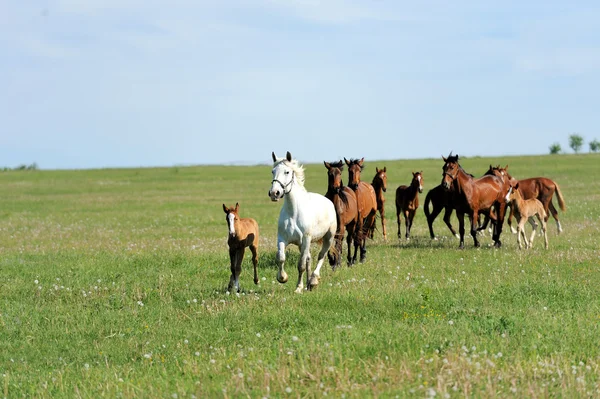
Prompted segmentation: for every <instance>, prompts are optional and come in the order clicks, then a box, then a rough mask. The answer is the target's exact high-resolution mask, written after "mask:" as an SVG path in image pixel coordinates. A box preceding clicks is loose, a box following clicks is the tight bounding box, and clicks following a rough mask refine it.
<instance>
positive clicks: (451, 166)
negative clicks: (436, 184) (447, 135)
mask: <svg viewBox="0 0 600 399" xmlns="http://www.w3.org/2000/svg"><path fill="white" fill-rule="evenodd" d="M442 159H443V160H444V166H443V167H442V187H444V189H446V190H448V189H450V187H451V186H452V182H453V181H454V180H455V179H456V177H457V176H458V172H459V170H460V165H459V164H458V154H456V155H452V153H450V155H448V158H446V157H444V156H442Z"/></svg>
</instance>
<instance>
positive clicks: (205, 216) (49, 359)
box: [0, 154, 600, 398]
mask: <svg viewBox="0 0 600 399" xmlns="http://www.w3.org/2000/svg"><path fill="white" fill-rule="evenodd" d="M327 161H333V159H331V160H327ZM599 161H600V157H599V156H598V155H596V154H586V155H564V156H559V157H557V156H552V157H551V156H541V157H502V158H470V159H463V160H462V161H461V164H462V166H463V167H464V168H465V169H466V170H467V171H468V172H471V173H473V174H474V175H479V174H482V173H483V172H484V171H485V170H487V168H488V166H489V164H493V165H496V164H501V165H502V166H504V165H506V164H508V165H509V171H510V172H511V173H512V174H513V176H515V177H516V178H524V177H533V176H537V175H540V176H545V177H549V178H552V179H554V180H555V181H556V182H558V184H559V185H560V187H561V190H562V192H563V194H564V196H565V200H566V203H567V211H566V212H560V211H559V216H560V218H561V221H562V224H563V227H564V229H565V232H564V233H563V234H561V235H558V234H557V231H556V226H555V225H554V223H553V222H552V219H550V223H549V226H548V227H549V241H550V249H549V250H544V249H543V243H542V242H541V241H540V240H537V241H536V242H535V246H534V248H533V249H531V250H518V248H517V245H516V236H513V235H512V234H510V232H509V231H508V229H506V228H505V230H504V233H503V235H502V241H503V247H502V248H501V249H493V248H491V247H489V246H487V244H490V243H491V239H490V237H489V236H487V237H485V238H483V239H482V242H483V244H484V246H483V247H482V248H480V249H474V248H473V247H472V240H470V238H467V240H466V247H467V248H466V249H465V250H458V249H457V246H458V241H457V240H456V239H455V238H454V237H452V236H450V232H449V231H448V230H447V229H446V227H445V225H444V224H443V222H442V220H441V217H440V219H439V220H438V221H436V223H435V226H434V228H435V230H436V233H437V234H438V235H439V236H441V239H440V240H439V241H430V240H429V238H428V237H429V233H428V231H427V225H426V222H425V217H424V215H423V212H422V209H419V211H418V214H417V216H416V218H415V224H414V226H413V230H412V239H411V241H409V242H406V241H405V240H398V239H396V220H395V208H394V192H395V188H396V187H397V186H399V185H401V184H408V183H409V181H410V178H411V177H412V174H411V173H410V172H411V171H418V170H422V171H423V174H424V179H425V188H426V190H428V189H430V188H432V187H433V186H435V185H437V184H439V182H440V180H441V166H442V161H441V159H440V160H438V159H428V160H410V161H385V162H383V161H378V162H373V161H369V160H367V161H366V169H365V171H363V176H364V177H363V178H364V179H365V180H368V181H370V180H371V178H372V176H373V175H374V174H375V166H378V167H380V168H381V167H383V166H386V167H387V170H388V184H389V187H388V192H387V194H386V198H387V202H386V211H387V216H386V219H387V224H388V234H389V237H390V238H389V239H388V240H387V242H385V241H383V239H382V238H381V234H380V232H376V237H375V239H374V240H372V241H369V242H368V243H367V250H368V252H367V261H366V262H365V263H363V264H359V265H356V266H354V267H352V268H347V267H344V268H342V269H339V270H337V271H336V272H332V271H331V269H329V268H324V270H323V273H322V279H321V284H320V286H319V287H318V288H317V290H315V291H313V292H305V293H304V294H301V295H297V294H294V293H293V291H294V284H293V282H294V281H295V278H296V273H297V272H296V262H297V260H298V251H297V249H296V248H295V247H290V249H289V251H288V259H287V262H286V270H287V271H288V273H289V274H290V281H291V283H288V284H286V285H281V284H279V283H277V282H276V281H275V276H276V271H277V265H276V262H275V249H276V248H275V244H276V229H277V217H278V213H279V209H280V207H281V204H280V203H277V204H274V203H271V202H270V200H269V198H268V196H267V190H268V187H269V183H270V179H271V174H270V171H271V168H270V166H269V165H263V166H250V167H234V166H227V167H225V166H222V167H221V166H202V167H178V168H147V169H106V170H86V171H31V172H30V173H18V172H10V171H9V172H6V173H2V174H0V185H1V187H2V191H3V196H2V198H1V199H0V232H1V234H0V255H1V256H0V373H1V375H0V377H1V379H0V391H2V393H3V396H5V397H10V398H13V397H69V398H71V397H100V396H104V397H127V398H132V397H177V398H184V397H186V398H189V397H198V398H200V397H323V396H325V395H329V396H333V397H342V396H345V397H395V396H399V397H406V396H416V397H433V396H435V397H465V396H469V397H470V396H475V397H527V398H530V397H597V396H600V347H599V342H600V341H599V340H598V336H599V335H600V334H599V326H600V299H599V296H598V287H599V286H600V284H599V283H600V272H599V271H598V265H599V264H600V251H599V250H598V236H599V234H598V233H599V230H600V206H599V203H600V182H599V181H598V179H597V176H598V172H600V168H599V167H598V165H599ZM305 167H306V186H307V189H308V190H310V191H316V192H321V193H324V192H325V191H326V185H327V177H326V170H325V168H324V167H323V166H322V165H320V164H315V165H312V164H310V165H305ZM423 199H424V196H422V201H421V202H423ZM235 202H239V203H240V213H241V216H242V217H254V218H255V219H256V220H257V221H258V222H259V225H260V228H261V242H260V245H261V247H260V248H259V277H260V279H261V281H260V284H259V285H258V286H255V285H254V284H253V282H252V265H251V262H250V256H249V254H247V257H246V259H245V260H244V263H243V271H242V276H241V286H242V292H241V293H240V294H235V293H231V294H227V293H226V287H227V283H228V280H229V265H228V263H229V259H228V252H227V244H226V235H227V227H226V222H225V214H224V213H223V210H222V206H221V204H222V203H225V204H226V205H233V204H235ZM555 203H556V200H555ZM453 223H454V224H457V222H456V219H453ZM378 225H379V221H378ZM402 228H403V229H404V226H402ZM316 250H317V249H316V247H315V248H314V249H313V251H314V252H316ZM345 251H346V248H345V247H344V252H345Z"/></svg>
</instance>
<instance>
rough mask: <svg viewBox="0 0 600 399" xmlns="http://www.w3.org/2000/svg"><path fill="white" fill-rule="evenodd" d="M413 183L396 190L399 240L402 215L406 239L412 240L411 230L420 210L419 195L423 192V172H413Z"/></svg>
mask: <svg viewBox="0 0 600 399" xmlns="http://www.w3.org/2000/svg"><path fill="white" fill-rule="evenodd" d="M412 175H413V177H412V181H411V182H410V185H409V186H404V185H402V186H400V187H398V188H397V189H396V220H397V222H398V238H399V239H400V238H401V237H402V235H401V234H400V214H401V213H402V214H404V224H405V226H406V234H405V235H406V239H407V240H410V229H411V227H412V224H413V219H414V218H415V213H416V212H417V209H418V208H419V193H422V192H423V172H416V173H415V172H412Z"/></svg>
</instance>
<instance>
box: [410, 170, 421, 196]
mask: <svg viewBox="0 0 600 399" xmlns="http://www.w3.org/2000/svg"><path fill="white" fill-rule="evenodd" d="M412 174H413V179H412V182H411V184H412V186H413V187H417V189H418V190H419V192H420V193H422V192H423V172H422V171H421V172H412Z"/></svg>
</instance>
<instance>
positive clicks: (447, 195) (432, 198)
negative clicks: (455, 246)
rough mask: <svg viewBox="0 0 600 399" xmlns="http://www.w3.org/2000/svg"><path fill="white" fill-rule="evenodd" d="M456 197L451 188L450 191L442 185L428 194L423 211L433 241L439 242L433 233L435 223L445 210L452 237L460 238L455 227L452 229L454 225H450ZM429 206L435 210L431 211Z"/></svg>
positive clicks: (445, 219) (445, 218)
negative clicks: (453, 198) (454, 197)
mask: <svg viewBox="0 0 600 399" xmlns="http://www.w3.org/2000/svg"><path fill="white" fill-rule="evenodd" d="M453 195H454V190H453V188H452V187H450V189H449V190H446V189H444V187H442V185H441V184H439V185H437V186H435V187H434V188H432V189H431V190H429V191H428V192H427V195H426V196H425V204H424V205H423V211H424V212H425V217H426V218H427V225H428V227H429V235H430V237H431V239H432V240H437V237H436V236H435V234H434V232H433V222H434V221H435V218H436V217H437V216H438V215H439V214H440V212H441V211H442V209H443V210H444V222H445V223H446V226H448V228H449V229H450V232H452V235H454V236H456V238H460V236H459V235H458V233H457V232H456V230H454V227H452V223H450V217H451V216H452V212H453V211H454V208H453V207H452V196H453ZM429 204H431V205H432V207H433V209H432V210H431V211H430V210H429Z"/></svg>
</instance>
